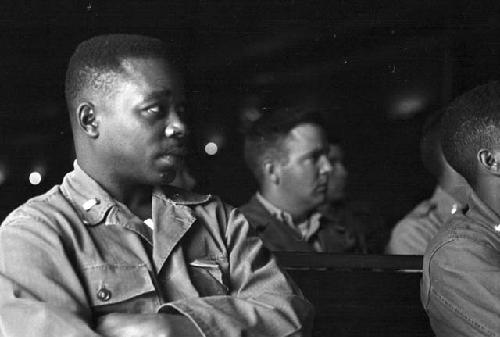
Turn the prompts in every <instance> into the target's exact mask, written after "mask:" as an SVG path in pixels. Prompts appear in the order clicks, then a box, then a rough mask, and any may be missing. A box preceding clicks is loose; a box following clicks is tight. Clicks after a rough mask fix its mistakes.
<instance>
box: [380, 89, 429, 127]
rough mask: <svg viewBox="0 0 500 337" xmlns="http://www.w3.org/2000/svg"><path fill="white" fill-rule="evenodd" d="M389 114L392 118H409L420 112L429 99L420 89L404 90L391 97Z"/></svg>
mask: <svg viewBox="0 0 500 337" xmlns="http://www.w3.org/2000/svg"><path fill="white" fill-rule="evenodd" d="M392 99H393V101H392V102H391V104H390V105H391V108H390V111H389V115H390V116H391V117H392V118H394V119H400V120H406V119H410V118H412V117H413V116H415V115H416V114H418V113H419V112H421V111H422V110H423V109H424V108H425V107H426V105H427V103H428V101H429V97H428V95H427V94H426V93H425V92H424V91H421V90H417V91H414V92H405V93H401V94H399V95H397V96H396V97H393V98H392Z"/></svg>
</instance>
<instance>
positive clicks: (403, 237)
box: [386, 111, 468, 255]
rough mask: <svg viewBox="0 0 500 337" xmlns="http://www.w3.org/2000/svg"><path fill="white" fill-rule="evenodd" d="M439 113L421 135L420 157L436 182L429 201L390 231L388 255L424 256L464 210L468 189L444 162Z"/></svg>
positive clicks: (439, 112) (431, 117) (429, 119)
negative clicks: (431, 242) (450, 221)
mask: <svg viewBox="0 0 500 337" xmlns="http://www.w3.org/2000/svg"><path fill="white" fill-rule="evenodd" d="M441 117H442V111H438V112H437V113H435V114H433V115H431V116H430V117H429V118H428V119H427V121H426V123H425V124H424V128H423V131H422V138H421V141H420V153H421V156H422V162H423V164H424V166H425V168H426V169H427V170H428V171H429V172H430V173H431V174H432V175H434V176H435V177H436V178H437V186H436V188H435V190H434V193H433V195H432V197H431V198H430V199H428V200H424V201H422V202H421V203H420V204H418V205H417V206H416V207H415V208H414V209H413V210H412V211H411V212H410V213H409V214H408V215H406V216H405V217H404V218H403V219H402V220H400V221H399V222H398V223H397V224H396V226H395V227H394V228H393V230H392V233H391V239H390V240H389V244H388V245H387V248H386V253H387V254H403V255H423V254H424V252H425V249H426V248H427V245H428V244H429V242H430V241H431V239H432V238H433V237H434V236H435V235H436V234H437V232H438V231H439V229H440V228H441V227H442V226H443V225H444V224H445V223H446V222H447V221H448V219H449V218H450V217H451V216H452V215H453V214H455V213H457V212H458V213H461V212H463V211H464V209H465V203H466V198H467V193H468V192H467V191H468V186H467V182H466V181H465V180H464V178H463V177H462V176H461V175H460V174H458V173H457V172H456V171H455V170H454V169H453V168H452V167H451V166H450V165H449V164H448V162H447V161H446V159H445V157H444V155H443V151H442V148H441V141H440V139H439V138H440V135H441V131H440V130H441V126H440V123H441Z"/></svg>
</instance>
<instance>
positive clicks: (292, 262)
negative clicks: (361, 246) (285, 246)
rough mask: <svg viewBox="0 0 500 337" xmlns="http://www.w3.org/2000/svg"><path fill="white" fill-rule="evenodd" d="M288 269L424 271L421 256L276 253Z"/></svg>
mask: <svg viewBox="0 0 500 337" xmlns="http://www.w3.org/2000/svg"><path fill="white" fill-rule="evenodd" d="M275 255H276V257H277V258H278V261H279V263H280V264H281V265H282V266H283V267H285V268H287V269H293V268H309V269H318V268H319V269H321V268H332V269H368V270H394V271H396V270H405V271H422V256H421V255H355V254H331V253H295V252H293V253H292V252H280V253H275Z"/></svg>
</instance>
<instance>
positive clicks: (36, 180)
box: [29, 171, 42, 185]
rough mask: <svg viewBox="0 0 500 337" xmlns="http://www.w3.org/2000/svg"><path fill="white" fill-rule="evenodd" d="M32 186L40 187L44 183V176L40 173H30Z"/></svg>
mask: <svg viewBox="0 0 500 337" xmlns="http://www.w3.org/2000/svg"><path fill="white" fill-rule="evenodd" d="M29 179H30V184H31V185H38V184H40V183H41V182H42V175H41V174H40V172H36V171H34V172H31V173H30V178H29Z"/></svg>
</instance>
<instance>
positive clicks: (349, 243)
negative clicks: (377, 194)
mask: <svg viewBox="0 0 500 337" xmlns="http://www.w3.org/2000/svg"><path fill="white" fill-rule="evenodd" d="M328 159H329V160H330V164H331V166H332V170H331V171H330V173H329V177H328V189H327V192H326V201H325V202H324V203H323V204H322V205H321V206H320V207H319V211H320V212H321V214H322V215H323V217H324V221H325V222H327V223H328V224H329V226H334V227H335V228H336V231H337V233H338V242H337V243H336V244H335V245H332V247H335V252H343V253H364V254H368V253H369V254H377V253H382V251H383V243H382V241H383V240H384V239H385V234H387V231H386V230H384V228H383V227H384V226H383V225H384V224H383V221H382V218H381V216H380V215H379V214H377V212H375V211H374V210H373V208H372V207H370V206H369V204H367V203H365V202H358V201H353V200H349V199H348V197H347V195H346V184H347V177H348V172H347V169H346V167H345V165H344V151H343V150H342V147H341V146H340V143H339V141H338V140H337V139H334V138H330V140H329V151H328Z"/></svg>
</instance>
